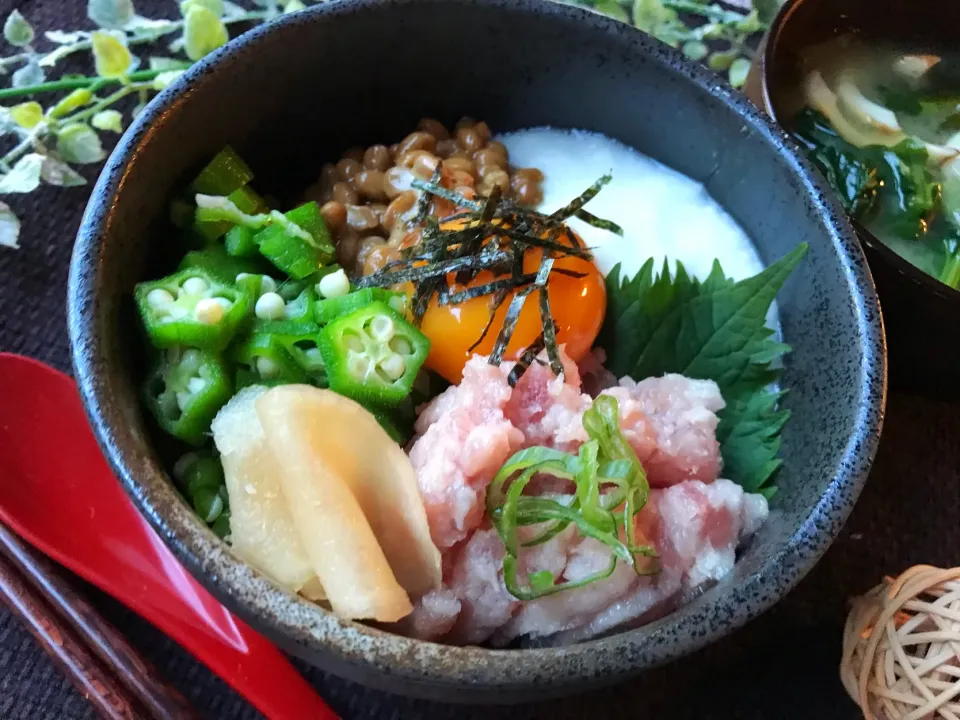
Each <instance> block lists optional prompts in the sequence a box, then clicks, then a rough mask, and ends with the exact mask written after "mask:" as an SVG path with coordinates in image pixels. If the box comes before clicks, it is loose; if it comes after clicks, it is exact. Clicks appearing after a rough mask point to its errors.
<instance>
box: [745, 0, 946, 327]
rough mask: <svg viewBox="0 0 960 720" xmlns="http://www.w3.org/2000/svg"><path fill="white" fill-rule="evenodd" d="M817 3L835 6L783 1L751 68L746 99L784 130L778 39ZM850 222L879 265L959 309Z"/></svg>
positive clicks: (932, 281) (830, 0)
mask: <svg viewBox="0 0 960 720" xmlns="http://www.w3.org/2000/svg"><path fill="white" fill-rule="evenodd" d="M818 1H819V2H822V3H823V4H826V5H831V6H835V5H836V1H835V0H787V2H785V3H784V4H783V5H782V6H781V7H780V9H779V10H778V11H777V14H776V15H775V16H774V18H773V20H772V21H771V22H770V27H769V28H768V29H767V32H766V34H765V35H764V38H763V41H762V43H761V46H760V48H759V51H758V53H757V56H756V61H755V63H754V68H755V69H756V71H757V72H756V76H757V77H756V84H755V85H753V87H751V88H750V90H749V91H748V95H750V96H751V99H753V100H754V102H756V103H757V104H758V105H760V107H761V108H762V109H763V111H764V112H766V113H767V114H768V115H769V116H770V118H771V119H772V120H773V121H774V122H775V123H777V124H778V125H779V126H780V127H782V128H786V125H784V124H783V123H782V122H781V120H780V118H779V117H778V116H777V108H776V106H775V105H774V103H773V96H772V93H771V92H770V88H771V85H772V79H773V75H774V73H773V68H774V67H776V63H777V61H778V60H777V58H778V55H777V52H778V49H779V47H780V44H781V43H780V38H781V37H782V36H783V34H784V27H785V26H786V25H787V24H788V23H789V22H790V19H791V18H793V17H796V13H797V10H798V9H799V7H800V6H801V5H804V4H805V3H811V2H818ZM842 19H843V14H842V11H837V21H838V24H839V23H840V22H841V21H842ZM816 172H817V174H818V175H819V174H820V173H819V171H816ZM850 221H851V223H852V225H853V227H854V228H855V230H856V233H857V237H858V238H859V239H860V241H861V242H863V243H864V244H866V245H867V246H868V247H869V248H870V250H871V251H873V252H874V253H876V255H878V256H879V257H880V258H882V260H883V262H885V263H887V264H888V265H889V266H890V267H891V268H892V269H893V270H895V271H896V272H897V273H898V274H900V275H902V276H904V277H905V278H907V279H908V280H909V281H910V282H911V283H913V284H914V285H918V286H920V287H921V288H923V290H924V291H925V292H928V293H931V294H933V295H936V296H937V297H938V298H940V299H941V300H942V301H944V302H946V303H950V304H951V307H952V308H954V309H960V288H952V287H950V286H949V285H946V284H944V283H942V282H940V281H939V280H938V279H937V278H935V277H934V276H933V275H929V274H928V273H925V272H924V271H923V270H921V269H920V268H918V267H917V266H916V265H914V264H913V263H911V262H910V261H909V260H907V259H906V258H904V257H901V256H900V255H899V254H898V253H897V252H896V251H895V250H893V249H892V248H890V247H889V246H888V245H887V244H886V243H885V242H883V241H882V240H881V239H880V238H878V237H877V236H876V235H874V234H873V233H872V232H870V230H868V229H867V228H866V227H865V226H864V225H863V224H861V223H860V222H858V221H856V220H854V219H853V218H852V217H851V218H850Z"/></svg>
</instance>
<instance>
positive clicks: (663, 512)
mask: <svg viewBox="0 0 960 720" xmlns="http://www.w3.org/2000/svg"><path fill="white" fill-rule="evenodd" d="M562 360H563V366H564V373H563V374H562V375H561V376H559V377H557V376H554V375H553V373H552V372H551V371H550V369H549V367H547V366H546V365H541V364H539V363H533V364H532V365H531V367H530V368H529V369H528V370H527V371H526V372H525V373H524V374H523V376H522V377H521V378H520V380H519V382H518V383H517V386H516V388H511V387H510V385H509V383H508V382H507V377H508V375H509V373H510V370H511V368H512V364H511V363H502V364H501V365H500V366H499V367H495V366H492V365H490V364H488V363H487V361H486V358H483V357H474V358H472V359H471V360H470V361H469V362H468V363H467V365H466V367H465V369H464V373H463V380H462V382H461V383H460V384H459V385H457V386H455V387H450V388H448V389H447V390H446V391H444V392H443V393H442V394H441V395H439V396H438V397H436V398H435V399H434V400H433V401H432V402H430V403H429V404H428V405H426V406H425V407H424V408H423V409H422V411H421V413H420V416H419V418H418V421H417V433H418V435H417V437H416V438H415V439H414V441H413V443H412V445H411V447H410V460H411V462H412V463H413V466H414V468H415V469H416V471H417V475H418V479H419V484H420V491H421V494H422V495H423V499H424V503H425V505H426V509H427V518H428V521H429V524H430V531H431V536H432V537H433V540H434V542H435V543H436V545H437V547H438V548H440V550H441V552H443V567H444V573H443V578H444V580H443V586H442V587H441V588H440V589H438V590H435V591H433V592H431V593H429V594H428V595H426V596H424V597H423V598H420V599H419V601H418V602H417V603H416V604H415V607H414V611H413V614H412V615H411V616H409V617H408V618H406V619H405V620H404V623H403V629H404V631H405V632H406V633H407V634H410V635H412V636H414V637H419V638H423V639H429V640H439V641H442V642H450V643H456V644H478V643H483V642H488V641H489V642H491V643H493V644H495V645H503V644H506V643H509V642H511V641H512V640H514V639H515V638H517V637H520V636H538V635H553V634H556V633H564V634H567V635H570V636H571V637H574V638H575V639H583V638H585V637H589V636H590V635H593V634H596V633H599V632H603V631H605V630H608V629H610V628H612V627H615V626H617V625H619V624H621V623H624V622H628V621H638V620H641V621H642V620H643V619H645V618H649V617H653V616H655V615H656V613H658V612H662V611H663V609H664V608H666V607H667V606H668V605H669V604H670V603H671V602H672V601H673V600H674V599H675V598H677V597H678V596H680V595H682V594H684V593H685V592H687V591H689V590H691V589H692V588H695V587H697V586H698V585H700V584H702V583H704V582H706V581H709V580H716V579H719V578H720V577H722V576H723V575H724V574H726V573H727V572H729V571H730V570H731V569H732V567H733V564H734V560H735V554H736V548H737V545H738V544H739V543H740V541H741V540H743V539H744V538H745V537H746V536H748V535H749V534H751V533H753V532H754V531H756V529H757V528H758V527H759V526H760V524H761V523H762V522H763V520H764V519H765V518H766V515H767V504H766V500H764V498H763V497H761V496H758V495H748V494H745V493H744V492H743V490H742V488H740V486H738V485H736V484H735V483H732V482H730V481H728V480H722V479H718V476H719V474H720V471H721V460H720V448H719V444H718V443H717V440H716V428H717V415H716V413H717V412H718V411H719V410H721V409H722V408H723V406H724V403H723V399H722V398H721V397H720V392H719V390H718V389H717V386H716V384H715V383H713V382H710V381H703V380H691V379H689V378H686V377H683V376H681V375H666V376H664V377H662V378H648V379H646V380H643V381H641V382H634V381H632V380H630V379H629V378H624V379H622V380H620V381H619V383H618V384H616V385H615V386H613V387H609V386H610V385H611V384H612V382H611V381H610V380H606V381H605V383H604V384H605V385H606V386H608V387H606V389H603V390H602V391H601V392H603V393H607V394H610V395H613V396H615V397H616V398H617V401H618V406H619V412H620V426H621V429H622V430H623V433H624V435H625V437H626V438H627V440H628V441H629V442H630V444H631V446H632V447H633V449H634V451H635V452H636V453H637V456H638V458H639V459H640V461H641V463H643V466H644V468H645V470H646V471H647V474H648V477H649V480H650V484H651V486H652V487H653V488H655V489H654V490H653V492H652V493H651V497H650V500H649V502H648V503H647V506H646V507H645V508H644V509H643V510H642V511H641V512H640V513H639V514H638V515H637V517H636V520H635V522H636V523H637V531H638V534H640V535H642V536H643V537H646V538H648V539H649V540H651V541H652V542H653V544H654V545H655V546H656V548H657V550H658V552H659V554H660V562H661V569H660V572H659V573H657V574H656V575H651V576H646V577H640V576H638V575H637V574H636V573H635V572H634V571H633V569H632V568H630V567H629V566H627V565H626V564H624V563H619V564H618V567H617V568H616V570H615V571H614V573H613V574H612V575H611V576H610V577H609V578H606V579H604V580H600V581H596V582H593V583H590V584H588V585H586V586H584V587H582V588H576V589H573V590H567V591H564V592H560V593H557V594H554V595H550V596H547V597H544V598H540V599H538V600H534V601H529V602H526V603H521V602H520V601H518V600H517V599H516V598H514V597H513V596H512V595H511V594H510V593H509V592H508V591H507V589H506V587H505V586H504V583H503V577H502V564H503V556H504V550H503V544H502V543H501V541H500V539H499V537H498V536H497V534H496V532H495V531H494V530H493V529H492V528H491V527H490V525H489V522H488V521H487V520H486V517H485V513H484V499H485V494H486V489H487V486H488V485H489V484H490V481H491V480H492V478H493V476H494V475H495V474H496V472H497V471H498V470H499V469H500V467H501V466H502V465H503V464H504V462H505V461H506V460H507V459H508V458H509V457H510V456H511V455H512V454H513V453H514V452H516V451H517V450H519V449H522V448H525V447H532V446H536V445H543V446H547V447H554V448H557V449H561V450H564V451H568V452H576V450H577V448H578V447H579V445H580V444H582V443H583V442H585V441H586V439H587V437H586V432H585V431H584V429H583V424H582V418H583V413H584V411H585V410H586V409H588V408H589V407H590V405H591V404H592V402H593V398H592V397H591V396H590V395H589V394H587V393H584V392H582V389H581V379H580V373H579V371H578V368H577V366H576V365H575V364H574V363H573V362H571V361H570V360H569V359H568V358H566V356H565V355H564V356H562ZM544 488H545V489H546V488H548V486H544ZM549 489H550V490H551V491H556V488H549ZM609 563H610V550H609V548H607V547H606V546H604V545H602V544H600V543H598V542H597V541H594V540H592V539H589V538H582V537H580V536H579V535H578V534H577V533H576V531H575V529H574V528H573V527H569V528H568V529H567V530H566V531H564V532H563V533H561V534H560V535H558V536H557V537H555V538H553V539H551V540H550V541H549V542H548V543H545V544H543V545H540V546H536V547H532V548H527V549H525V550H524V551H523V552H522V553H521V556H520V564H521V571H522V572H521V575H526V574H528V573H532V572H537V571H541V570H547V571H549V572H551V573H552V574H553V576H554V577H556V578H557V579H558V582H559V581H575V580H577V579H581V578H585V577H587V576H589V575H591V574H593V573H596V572H598V571H599V570H602V569H603V568H605V567H609Z"/></svg>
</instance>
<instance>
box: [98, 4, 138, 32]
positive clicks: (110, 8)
mask: <svg viewBox="0 0 960 720" xmlns="http://www.w3.org/2000/svg"><path fill="white" fill-rule="evenodd" d="M135 14H136V13H135V12H134V9H133V0H90V1H89V2H88V3H87V17H88V18H90V19H91V20H93V22H94V23H96V25H97V27H101V28H104V29H105V30H120V29H121V28H123V27H125V26H126V25H127V23H129V22H130V21H131V20H133V17H134V15H135Z"/></svg>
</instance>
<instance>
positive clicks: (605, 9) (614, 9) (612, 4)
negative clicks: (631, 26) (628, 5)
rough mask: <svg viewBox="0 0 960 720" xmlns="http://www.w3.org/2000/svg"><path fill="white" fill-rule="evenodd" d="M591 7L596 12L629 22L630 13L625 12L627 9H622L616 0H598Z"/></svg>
mask: <svg viewBox="0 0 960 720" xmlns="http://www.w3.org/2000/svg"><path fill="white" fill-rule="evenodd" d="M593 9H594V10H596V11H597V12H598V13H602V14H603V15H607V16H608V17H612V18H613V19H614V20H619V21H620V22H625V23H629V22H630V15H629V14H627V11H626V10H625V9H624V7H623V5H621V4H620V3H619V2H617V0H600V1H599V2H598V3H597V4H596V5H594V6H593Z"/></svg>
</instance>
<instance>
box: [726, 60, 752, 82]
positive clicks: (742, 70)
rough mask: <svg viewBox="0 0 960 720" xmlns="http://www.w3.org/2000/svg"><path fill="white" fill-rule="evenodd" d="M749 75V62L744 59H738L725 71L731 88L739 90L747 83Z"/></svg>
mask: <svg viewBox="0 0 960 720" xmlns="http://www.w3.org/2000/svg"><path fill="white" fill-rule="evenodd" d="M749 74H750V61H749V60H747V58H745V57H738V58H737V59H736V60H734V61H733V62H732V63H731V64H730V69H729V70H728V71H727V79H728V80H729V81H730V84H731V85H732V86H733V87H735V88H741V87H743V84H744V83H745V82H746V81H747V75H749Z"/></svg>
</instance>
